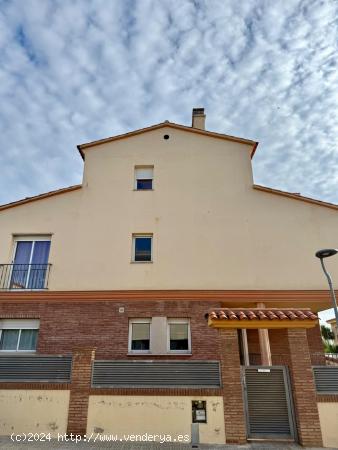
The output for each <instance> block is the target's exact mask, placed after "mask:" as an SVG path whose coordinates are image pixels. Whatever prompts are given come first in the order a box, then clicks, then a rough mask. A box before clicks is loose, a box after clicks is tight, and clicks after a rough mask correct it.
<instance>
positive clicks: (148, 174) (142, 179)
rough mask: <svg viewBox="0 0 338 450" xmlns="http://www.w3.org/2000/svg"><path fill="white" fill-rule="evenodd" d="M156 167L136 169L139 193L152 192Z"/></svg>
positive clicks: (136, 182)
mask: <svg viewBox="0 0 338 450" xmlns="http://www.w3.org/2000/svg"><path fill="white" fill-rule="evenodd" d="M153 179H154V166H136V167H135V189H136V190H138V191H144V190H152V189H153Z"/></svg>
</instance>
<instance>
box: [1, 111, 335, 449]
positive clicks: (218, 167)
mask: <svg viewBox="0 0 338 450" xmlns="http://www.w3.org/2000/svg"><path fill="white" fill-rule="evenodd" d="M257 145H258V143H257V142H254V141H251V140H248V139H243V138H238V137H234V136H228V135H225V134H219V133H214V132H211V131H206V130H205V114H204V110H203V109H202V108H197V109H194V110H193V116H192V126H191V127H189V126H183V125H178V124H175V123H171V122H168V121H166V122H163V123H160V124H158V125H154V126H150V127H148V128H144V129H140V130H136V131H132V132H130V133H126V134H123V135H119V136H113V137H109V138H105V139H102V140H99V141H95V142H90V143H86V144H82V145H79V146H78V150H79V152H80V155H81V157H82V159H83V162H84V173H83V181H82V183H81V184H80V185H76V186H71V187H69V188H64V189H60V190H57V191H52V192H49V193H46V194H42V195H38V196H36V197H30V198H26V199H23V200H20V201H17V202H13V203H10V204H7V205H3V206H1V207H0V263H1V268H0V328H1V338H0V433H1V434H3V435H6V434H11V433H12V432H14V433H20V432H24V431H25V432H46V433H47V432H48V433H51V435H52V436H54V437H55V436H57V435H59V434H63V433H66V432H67V433H74V434H79V435H83V434H86V433H87V435H91V434H92V433H94V434H95V435H98V436H99V438H100V437H101V436H106V435H113V436H117V438H118V439H131V438H130V435H133V436H141V438H142V439H146V440H157V441H158V440H161V439H163V436H165V437H166V440H167V441H168V440H171V441H175V442H180V441H186V440H190V439H192V440H193V441H197V440H198V439H199V441H200V442H204V443H214V444H217V443H224V442H227V443H243V442H246V441H247V439H270V440H271V439H272V440H273V439H278V440H280V439H282V440H283V439H285V441H298V442H300V443H301V444H302V445H304V446H318V447H320V446H322V445H323V444H324V445H325V446H328V445H330V446H335V445H338V434H337V427H336V423H337V417H338V416H337V415H338V373H337V371H336V368H334V367H326V366H325V356H324V353H323V347H322V341H321V336H320V330H319V324H318V317H317V312H318V311H320V310H324V309H327V308H329V307H330V297H329V295H328V292H327V289H326V285H325V280H324V279H323V275H322V273H321V270H320V268H319V267H318V260H316V258H315V257H314V253H315V251H316V250H318V249H319V248H323V247H331V246H332V244H333V243H334V242H336V236H337V229H338V207H337V206H336V205H333V204H330V203H325V202H321V201H318V200H314V199H310V198H305V197H302V196H300V195H298V194H292V193H286V192H282V191H278V190H275V189H270V188H267V187H263V186H259V185H256V184H254V183H253V176H252V166H251V159H252V157H253V156H254V154H255V151H256V149H257ZM304 152H306V149H304ZM66 169H67V168H66V167H65V170H66ZM332 275H333V276H334V277H335V278H337V279H338V270H337V268H336V269H335V268H334V267H333V273H332ZM328 379H329V380H331V381H330V382H328V381H327V380H328ZM332 380H336V381H332ZM18 405H20V408H18ZM128 436H129V437H128ZM144 436H146V437H144ZM149 436H150V437H149ZM151 436H152V437H151ZM135 439H136V438H135Z"/></svg>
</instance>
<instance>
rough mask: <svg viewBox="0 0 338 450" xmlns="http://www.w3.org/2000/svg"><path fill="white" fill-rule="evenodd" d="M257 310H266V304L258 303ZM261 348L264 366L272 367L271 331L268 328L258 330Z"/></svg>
mask: <svg viewBox="0 0 338 450" xmlns="http://www.w3.org/2000/svg"><path fill="white" fill-rule="evenodd" d="M257 308H265V304H264V303H257ZM258 336H259V346H260V350H261V359H262V366H272V359H271V349H270V340H269V331H268V330H267V329H266V328H259V329H258Z"/></svg>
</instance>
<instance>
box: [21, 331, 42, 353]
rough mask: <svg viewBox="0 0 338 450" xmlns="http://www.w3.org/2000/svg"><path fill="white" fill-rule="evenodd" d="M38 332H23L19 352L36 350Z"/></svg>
mask: <svg viewBox="0 0 338 450" xmlns="http://www.w3.org/2000/svg"><path fill="white" fill-rule="evenodd" d="M37 339H38V330H21V334H20V342H19V350H36V343H37Z"/></svg>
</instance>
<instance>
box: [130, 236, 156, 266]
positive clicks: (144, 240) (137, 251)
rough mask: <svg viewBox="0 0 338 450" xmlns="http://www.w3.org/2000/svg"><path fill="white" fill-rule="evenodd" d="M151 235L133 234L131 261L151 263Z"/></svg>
mask: <svg viewBox="0 0 338 450" xmlns="http://www.w3.org/2000/svg"><path fill="white" fill-rule="evenodd" d="M152 247H153V235H152V234H134V235H133V261H134V262H151V261H152Z"/></svg>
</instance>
